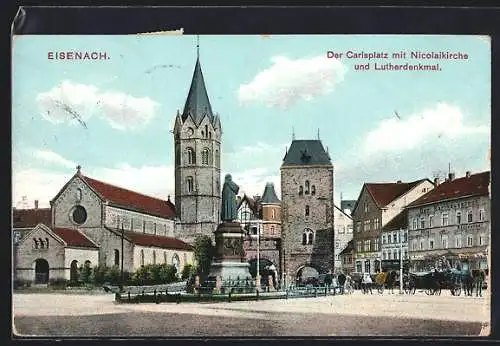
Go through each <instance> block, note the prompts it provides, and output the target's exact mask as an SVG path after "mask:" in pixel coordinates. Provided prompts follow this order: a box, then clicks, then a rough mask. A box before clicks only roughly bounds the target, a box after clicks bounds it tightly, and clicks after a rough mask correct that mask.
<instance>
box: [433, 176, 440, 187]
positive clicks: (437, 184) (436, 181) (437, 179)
mask: <svg viewBox="0 0 500 346" xmlns="http://www.w3.org/2000/svg"><path fill="white" fill-rule="evenodd" d="M440 183H441V182H440V181H439V178H434V187H438V186H439V184H440Z"/></svg>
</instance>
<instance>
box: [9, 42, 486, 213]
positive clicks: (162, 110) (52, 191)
mask: <svg viewBox="0 0 500 346" xmlns="http://www.w3.org/2000/svg"><path fill="white" fill-rule="evenodd" d="M196 42H197V38H196V36H193V35H123V36H29V35H28V36H15V37H14V38H13V50H12V57H13V63H12V69H13V70H12V71H13V74H12V87H13V90H12V96H13V99H12V100H13V101H12V118H13V119H12V160H13V162H12V163H13V166H12V167H13V185H12V188H13V190H12V198H13V200H12V203H13V206H17V207H27V206H29V207H32V205H33V201H34V200H39V205H40V207H48V206H49V202H50V200H51V199H53V198H54V197H55V196H56V194H57V193H58V192H59V190H60V189H61V188H62V187H63V185H64V184H65V183H66V182H67V181H68V180H69V179H70V178H71V177H72V176H73V175H74V174H75V172H76V166H77V165H81V166H82V172H83V174H85V175H87V176H90V177H93V178H95V179H99V180H102V181H106V182H109V183H112V184H114V185H118V186H122V187H125V188H128V189H131V190H134V191H137V192H141V193H144V194H147V195H151V196H155V197H159V198H163V199H166V198H167V196H169V195H170V196H171V198H172V199H173V196H174V170H173V164H174V148H173V134H172V132H171V131H172V130H173V124H174V119H175V115H176V113H177V111H180V112H182V110H183V109H182V108H183V106H184V103H185V100H186V97H187V94H188V90H189V86H190V83H191V78H192V74H193V70H194V66H195V62H196V56H197V50H196ZM199 45H200V48H199V56H200V62H201V67H202V70H203V74H204V78H205V83H206V86H207V90H208V96H209V99H210V102H211V105H212V109H213V111H214V112H215V113H218V114H219V116H220V119H221V126H222V131H223V135H222V151H221V166H222V176H223V175H224V174H226V173H231V174H232V176H233V180H234V181H235V182H236V183H237V184H238V185H239V186H240V189H241V190H240V194H241V193H246V194H248V195H251V196H253V195H256V194H259V195H261V194H262V192H263V191H264V187H265V184H266V182H273V183H274V185H275V187H276V190H277V194H278V196H281V191H280V165H281V163H282V160H283V157H284V155H285V152H286V149H287V147H289V146H290V143H291V141H292V138H293V136H294V137H295V138H296V139H317V138H318V136H319V139H320V140H321V141H322V143H323V145H324V146H325V147H327V148H328V152H329V154H330V156H331V159H332V163H333V166H334V198H335V201H336V203H337V204H339V202H340V196H341V194H342V197H343V199H353V200H355V199H357V198H358V196H359V193H360V191H361V188H362V186H363V184H364V183H368V182H372V183H373V182H396V181H397V180H402V181H413V180H417V179H422V178H429V179H431V180H432V179H433V178H434V177H435V176H436V175H440V177H441V178H445V176H446V175H447V173H448V169H449V167H451V170H452V171H453V172H455V174H456V176H457V177H458V176H461V175H464V174H465V172H466V171H472V172H473V173H474V172H482V171H486V170H489V169H490V164H489V160H488V150H489V147H490V132H491V131H490V128H491V126H490V124H491V121H490V119H491V110H490V103H491V102H490V94H491V91H490V86H491V81H490V74H491V61H490V40H489V38H488V37H485V36H444V35H443V36H426V35H421V36H418V35H415V36H414V35H379V36H373V35H278V36H277V35H266V36H261V35H245V36H231V35H217V36H205V35H201V36H200V37H199ZM58 51H59V52H60V51H64V52H67V51H78V52H86V51H87V52H94V51H95V52H106V56H107V58H106V59H102V60H57V59H48V54H49V52H58ZM328 51H332V52H336V53H342V56H341V57H338V58H331V57H329V55H328V53H327V52H328ZM349 51H350V52H351V53H349V54H347V52H349ZM400 51H404V52H406V53H407V57H406V58H404V59H395V58H393V57H392V53H395V52H400ZM415 51H418V52H452V53H458V52H460V53H461V54H462V55H463V54H467V56H468V59H420V60H419V59H415V58H409V57H408V56H409V55H410V52H415ZM352 52H354V53H356V54H357V56H359V55H361V56H362V55H363V52H364V53H367V54H368V53H373V52H378V53H387V59H385V58H384V56H383V55H379V58H378V59H377V58H374V59H368V58H366V55H365V57H364V58H363V57H361V58H354V57H353V55H352ZM330 56H331V55H330ZM366 63H369V64H370V66H369V69H368V70H357V69H356V66H357V65H366ZM375 63H377V65H378V66H381V65H384V64H386V63H392V64H405V63H409V64H411V65H416V64H419V63H422V64H431V65H432V64H436V63H439V65H440V70H439V71H401V70H399V71H380V70H375V69H374V67H375V66H374V64H375ZM75 114H77V115H78V117H79V119H80V121H77V120H75ZM23 200H24V202H22V201H23ZM26 201H27V202H26ZM26 203H27V204H26Z"/></svg>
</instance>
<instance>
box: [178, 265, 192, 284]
mask: <svg viewBox="0 0 500 346" xmlns="http://www.w3.org/2000/svg"><path fill="white" fill-rule="evenodd" d="M193 272H194V268H193V265H192V264H186V265H184V268H182V273H181V279H182V280H186V279H188V278H189V277H190V276H191V275H192V273H193Z"/></svg>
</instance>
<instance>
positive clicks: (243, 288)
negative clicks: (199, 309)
mask: <svg viewBox="0 0 500 346" xmlns="http://www.w3.org/2000/svg"><path fill="white" fill-rule="evenodd" d="M214 234H215V256H214V261H213V262H212V265H211V267H210V275H209V277H210V278H213V279H215V280H216V285H215V290H214V293H223V292H225V293H228V292H229V291H233V292H234V291H236V292H241V293H246V292H251V291H254V290H255V283H254V281H253V279H252V275H251V274H250V271H249V268H250V264H249V263H248V262H247V261H246V259H245V252H244V250H243V240H244V232H243V230H242V229H241V226H240V223H239V222H223V223H221V224H220V225H219V226H218V227H217V230H216V231H215V232H214Z"/></svg>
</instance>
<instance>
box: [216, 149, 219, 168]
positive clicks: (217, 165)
mask: <svg viewBox="0 0 500 346" xmlns="http://www.w3.org/2000/svg"><path fill="white" fill-rule="evenodd" d="M215 166H216V167H219V166H220V153H219V150H216V151H215Z"/></svg>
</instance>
